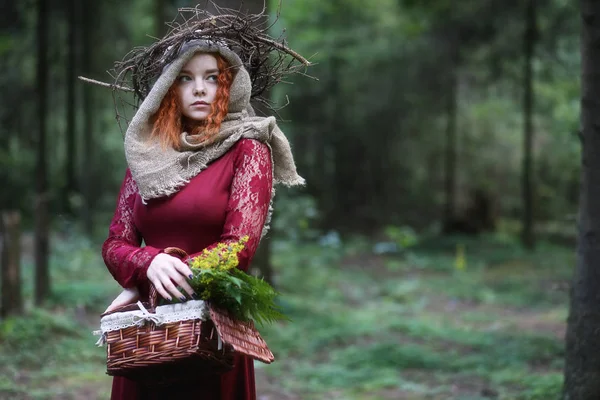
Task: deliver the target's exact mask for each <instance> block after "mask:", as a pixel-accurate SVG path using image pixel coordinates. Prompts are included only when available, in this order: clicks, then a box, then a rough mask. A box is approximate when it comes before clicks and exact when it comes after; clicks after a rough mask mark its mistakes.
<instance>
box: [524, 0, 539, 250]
mask: <svg viewBox="0 0 600 400" xmlns="http://www.w3.org/2000/svg"><path fill="white" fill-rule="evenodd" d="M535 12H536V7H535V0H529V1H528V2H527V11H526V15H525V21H526V28H525V35H524V38H523V39H524V40H523V42H524V54H525V65H524V71H523V72H524V74H523V87H524V93H523V119H524V132H523V170H522V174H523V177H522V179H523V223H522V225H523V230H522V232H521V242H522V243H523V246H524V247H525V248H527V249H533V248H534V247H535V236H534V219H533V200H534V183H533V154H532V153H533V106H534V104H533V66H532V63H533V52H534V47H535V40H536V37H535V36H536V15H535Z"/></svg>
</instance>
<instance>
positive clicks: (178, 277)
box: [170, 270, 196, 297]
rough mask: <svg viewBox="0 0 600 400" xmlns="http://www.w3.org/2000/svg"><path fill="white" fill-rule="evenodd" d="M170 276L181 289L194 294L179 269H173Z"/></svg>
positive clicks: (191, 294)
mask: <svg viewBox="0 0 600 400" xmlns="http://www.w3.org/2000/svg"><path fill="white" fill-rule="evenodd" d="M170 276H171V280H173V281H174V282H175V283H176V284H177V285H179V286H181V287H182V288H183V290H185V291H186V292H187V293H188V294H189V295H190V296H192V297H193V296H194V294H196V293H195V292H194V289H192V287H191V286H190V284H189V283H188V281H187V279H185V276H183V275H181V273H180V271H178V270H173V272H172V273H171V274H170Z"/></svg>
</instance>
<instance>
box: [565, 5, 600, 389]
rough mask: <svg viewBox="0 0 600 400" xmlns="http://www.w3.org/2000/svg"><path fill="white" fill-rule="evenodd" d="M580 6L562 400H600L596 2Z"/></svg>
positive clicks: (599, 25) (599, 15)
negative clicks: (577, 156)
mask: <svg viewBox="0 0 600 400" xmlns="http://www.w3.org/2000/svg"><path fill="white" fill-rule="evenodd" d="M580 4H581V22H582V26H581V67H582V68H581V121H580V126H581V132H580V137H581V144H582V161H581V187H580V200H579V227H578V230H579V233H578V245H577V263H576V268H575V276H574V279H573V284H572V288H571V304H570V311H569V318H568V326H567V335H566V360H565V361H566V362H565V371H564V372H565V381H564V389H563V396H562V398H563V400H597V399H600V379H599V372H598V371H600V337H599V336H598V332H599V331H600V275H599V271H600V270H599V268H600V241H599V240H598V238H599V237H600V206H599V205H600V190H599V189H598V188H600V74H598V69H600V48H599V47H598V40H599V39H600V2H597V1H595V0H582V1H581V2H580Z"/></svg>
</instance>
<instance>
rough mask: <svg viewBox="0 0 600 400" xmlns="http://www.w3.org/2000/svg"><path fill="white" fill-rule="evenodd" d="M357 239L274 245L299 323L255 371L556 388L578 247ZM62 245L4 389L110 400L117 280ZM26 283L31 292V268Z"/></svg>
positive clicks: (506, 392) (469, 395)
mask: <svg viewBox="0 0 600 400" xmlns="http://www.w3.org/2000/svg"><path fill="white" fill-rule="evenodd" d="M336 243H337V242H336ZM356 243H359V245H357V246H354V247H352V246H349V245H346V246H344V244H343V243H342V244H336V246H331V245H328V244H327V242H322V243H321V244H320V245H319V244H317V243H303V244H298V243H293V242H277V241H276V242H274V243H273V262H274V265H275V268H276V281H275V285H276V286H277V288H278V289H279V291H280V292H281V293H282V297H281V298H280V299H279V302H280V305H281V307H282V309H283V311H284V312H285V314H286V315H288V316H289V317H290V318H291V322H284V323H278V324H275V325H273V326H270V327H267V328H263V329H262V333H263V336H264V337H265V339H266V340H267V342H268V343H269V346H270V347H271V349H272V350H273V352H274V353H275V356H276V359H277V361H276V363H275V364H273V365H270V366H264V365H260V366H259V367H258V369H257V373H259V374H266V375H267V376H268V377H269V378H270V380H271V382H274V385H275V386H276V389H277V390H279V391H280V392H281V393H286V394H290V395H291V396H294V395H295V396H296V398H301V399H309V400H310V399H323V398H332V399H334V398H339V399H349V400H354V399H356V400H358V399H361V400H363V399H364V400H369V399H372V400H375V399H399V398H402V399H431V400H437V399H444V400H448V399H460V400H466V399H485V398H490V396H492V395H493V396H495V397H496V398H499V399H510V400H515V399H517V400H537V399H550V398H557V397H558V395H557V394H558V393H559V392H560V388H561V385H562V372H561V370H562V366H563V357H564V350H563V341H562V337H561V332H562V331H561V329H564V324H565V318H566V304H567V294H566V291H564V290H562V291H561V290H555V289H553V288H554V286H555V285H556V284H557V283H560V282H565V281H567V280H568V279H569V278H570V274H571V270H572V266H573V265H574V257H575V256H574V254H573V252H572V250H571V249H564V248H560V247H553V246H549V245H547V246H546V245H542V246H540V247H539V248H538V250H537V251H536V252H534V253H531V254H530V253H526V252H524V251H522V250H521V249H520V247H519V246H518V245H517V244H516V242H515V241H514V240H512V239H510V238H507V237H501V236H490V237H486V238H481V239H478V240H474V239H471V238H447V239H442V240H438V241H421V242H418V243H417V244H415V245H412V246H410V247H408V248H406V249H404V250H403V252H402V253H400V254H389V255H381V254H371V253H369V252H368V249H369V248H370V247H369V246H368V245H366V244H365V243H366V241H365V240H360V241H356ZM53 244H54V246H55V249H54V256H53V258H52V264H51V265H52V277H53V293H52V296H51V298H50V299H49V301H48V305H47V307H46V308H45V309H44V310H40V309H33V308H31V307H29V313H28V314H27V315H26V316H24V317H20V318H10V319H6V320H4V321H1V322H0V398H11V399H25V398H27V399H31V398H34V399H52V398H61V399H63V398H64V399H69V398H107V397H108V392H109V390H110V378H109V377H107V376H106V375H105V374H104V371H105V365H104V361H105V359H104V357H105V353H104V352H105V349H101V348H97V347H95V346H94V342H95V338H94V337H93V336H92V335H91V333H90V331H91V330H92V329H95V328H96V327H95V326H94V324H95V323H96V322H97V320H98V315H99V313H100V312H101V311H102V310H103V309H104V307H106V305H107V304H108V303H109V302H110V300H111V299H112V297H113V296H115V295H116V294H117V293H118V290H119V289H118V287H117V284H116V283H115V282H114V281H113V279H112V277H111V276H110V274H109V273H108V271H107V270H106V268H105V267H104V265H103V262H102V260H101V258H100V250H99V246H97V245H94V244H92V243H90V242H88V241H85V240H83V239H82V240H74V238H68V240H64V241H62V240H60V239H57V240H54V241H53ZM459 247H462V248H463V249H464V256H465V261H466V264H465V266H464V268H462V267H461V268H457V265H458V264H457V248H459ZM27 268H29V267H26V269H27ZM24 280H25V281H26V283H27V285H26V288H28V289H27V290H26V295H27V296H29V297H30V296H31V284H30V282H32V275H31V269H28V270H27V271H25V274H24ZM24 388H26V389H24ZM260 390H261V388H260V387H259V394H260ZM282 398H288V397H283V396H282Z"/></svg>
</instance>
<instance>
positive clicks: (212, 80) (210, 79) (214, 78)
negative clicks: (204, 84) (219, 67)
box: [206, 75, 219, 82]
mask: <svg viewBox="0 0 600 400" xmlns="http://www.w3.org/2000/svg"><path fill="white" fill-rule="evenodd" d="M206 79H207V80H209V81H211V82H216V81H217V80H218V79H219V75H209V76H208V77H207V78H206Z"/></svg>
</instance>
